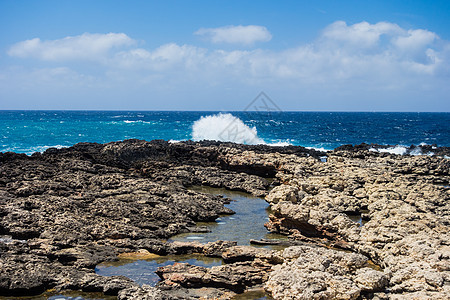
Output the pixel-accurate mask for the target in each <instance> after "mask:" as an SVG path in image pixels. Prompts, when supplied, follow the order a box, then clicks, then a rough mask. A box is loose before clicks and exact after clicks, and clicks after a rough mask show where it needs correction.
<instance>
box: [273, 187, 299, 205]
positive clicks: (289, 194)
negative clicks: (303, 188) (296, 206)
mask: <svg viewBox="0 0 450 300" xmlns="http://www.w3.org/2000/svg"><path fill="white" fill-rule="evenodd" d="M266 200H267V202H269V203H271V204H275V203H278V202H280V201H288V202H292V203H297V201H298V200H299V189H298V188H297V187H295V186H290V185H280V186H276V187H274V188H273V189H272V190H271V191H270V193H269V195H267V197H266Z"/></svg>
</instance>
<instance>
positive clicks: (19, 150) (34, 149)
mask: <svg viewBox="0 0 450 300" xmlns="http://www.w3.org/2000/svg"><path fill="white" fill-rule="evenodd" d="M67 147H69V146H64V145H52V146H47V145H44V146H32V147H29V148H21V147H5V148H3V149H0V152H16V153H25V154H27V155H31V154H33V153H35V152H40V153H43V152H44V151H45V150H47V149H49V148H57V149H61V148H67Z"/></svg>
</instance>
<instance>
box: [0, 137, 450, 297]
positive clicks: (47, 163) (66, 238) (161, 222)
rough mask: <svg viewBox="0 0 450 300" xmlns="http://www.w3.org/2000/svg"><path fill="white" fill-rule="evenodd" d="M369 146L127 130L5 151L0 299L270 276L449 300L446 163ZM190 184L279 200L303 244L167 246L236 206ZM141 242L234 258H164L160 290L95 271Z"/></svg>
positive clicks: (223, 283) (303, 293)
mask: <svg viewBox="0 0 450 300" xmlns="http://www.w3.org/2000/svg"><path fill="white" fill-rule="evenodd" d="M372 147H373V145H372V146H368V145H360V146H343V147H340V148H338V149H336V150H335V151H333V152H329V153H327V154H325V153H320V152H317V151H314V150H309V149H305V148H302V147H294V146H290V147H270V146H264V145H258V146H245V145H237V144H231V143H218V142H199V143H194V142H181V143H174V144H171V143H168V142H165V141H152V142H146V141H139V140H128V141H123V142H114V143H108V144H104V145H102V144H93V143H81V144H77V145H75V146H73V147H70V148H65V149H49V150H47V151H46V152H44V153H43V154H40V153H35V154H33V155H32V156H27V155H24V154H15V153H0V216H1V219H0V269H1V270H2V272H1V274H0V295H3V296H13V295H14V296H17V295H36V294H40V293H42V292H44V291H45V290H47V289H50V288H53V289H55V290H64V289H69V290H82V291H98V292H103V293H105V294H109V295H118V298H119V299H179V298H192V297H201V296H205V295H209V296H210V297H215V298H222V299H228V298H230V297H231V296H232V295H234V294H235V293H241V292H243V291H244V290H245V289H246V288H248V287H252V286H256V287H258V286H264V287H265V289H266V291H267V292H268V293H270V294H271V295H272V296H273V297H274V298H275V299H310V298H317V299H319V298H320V299H336V298H337V299H358V298H367V299H370V298H373V299H411V298H413V299H414V298H415V299H427V298H429V299H448V298H449V295H450V261H449V259H450V242H449V241H450V233H449V232H450V231H449V226H450V217H449V215H450V204H449V203H450V202H449V200H450V188H449V187H448V185H449V182H450V173H449V172H450V171H449V170H450V161H449V160H448V159H445V158H442V157H438V156H409V155H405V156H398V155H392V154H388V153H378V152H374V151H370V149H371V148H372ZM426 150H427V149H422V151H423V152H425V151H426ZM428 150H429V149H428ZM432 150H433V151H434V152H435V153H438V154H442V155H448V151H447V150H448V149H446V148H436V149H432ZM323 156H327V159H326V162H323V161H321V159H320V157H323ZM272 177H274V178H275V179H271V180H267V178H272ZM192 185H205V186H212V187H222V188H227V189H230V190H239V191H244V192H248V193H251V194H253V195H256V196H262V197H264V196H265V197H266V199H267V201H268V202H269V203H270V204H271V206H272V207H271V209H272V216H271V218H270V221H269V222H268V223H267V224H266V226H267V228H268V229H269V230H270V231H273V232H278V233H282V234H285V235H288V236H289V237H290V242H289V243H290V244H292V245H297V246H292V247H289V248H286V249H285V250H284V251H282V252H276V251H272V250H267V249H261V248H253V247H250V246H246V247H243V246H235V243H232V242H223V241H218V242H216V243H211V244H207V245H203V244H199V243H179V242H174V243H168V242H166V241H165V240H166V239H167V238H168V237H170V236H172V235H175V234H177V233H182V232H189V231H196V230H200V229H201V228H200V229H198V228H196V227H195V226H196V222H198V221H213V220H215V219H216V218H217V217H218V216H219V215H220V214H231V213H233V212H232V211H230V210H229V209H227V208H225V207H224V204H225V203H227V201H228V200H227V199H225V198H223V197H220V196H214V195H207V194H203V193H199V192H195V191H192V190H188V189H187V188H186V187H189V186H192ZM273 185H276V187H275V188H273V189H272V190H271V191H270V193H269V192H268V190H269V188H271V186H273ZM352 216H353V220H354V217H355V216H356V217H358V216H361V218H362V219H363V220H364V221H365V223H364V224H363V225H362V224H361V223H363V222H361V223H358V222H355V221H353V220H352V219H351V218H350V217H352ZM263 242H264V241H262V243H263ZM344 250H345V251H344ZM138 251H141V252H142V251H147V252H149V253H156V254H160V255H166V254H185V253H202V254H204V255H208V256H217V257H222V258H223V259H224V262H225V263H224V265H222V266H217V267H212V268H202V267H198V266H192V265H186V264H176V265H173V266H168V267H164V268H161V269H160V270H158V274H159V275H160V277H161V278H162V281H161V283H160V284H159V285H158V286H157V287H149V286H145V285H144V286H138V285H137V284H136V283H134V282H133V281H131V280H130V279H128V278H125V277H122V276H113V277H103V276H99V275H97V274H96V273H95V266H96V265H98V264H99V263H101V262H104V261H112V260H117V256H118V255H119V254H121V253H128V252H138Z"/></svg>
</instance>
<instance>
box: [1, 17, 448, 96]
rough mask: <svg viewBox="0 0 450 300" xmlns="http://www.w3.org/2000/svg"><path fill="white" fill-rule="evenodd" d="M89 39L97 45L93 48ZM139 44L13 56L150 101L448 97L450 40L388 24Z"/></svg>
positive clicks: (60, 76) (101, 43)
mask: <svg viewBox="0 0 450 300" xmlns="http://www.w3.org/2000/svg"><path fill="white" fill-rule="evenodd" d="M237 27H239V26H237ZM247 27H248V26H247ZM218 36H220V35H218ZM211 38H212V36H211ZM228 38H229V37H228ZM89 39H90V40H91V41H92V42H93V44H91V43H89V42H87V40H89ZM239 39H240V41H241V43H244V40H245V41H246V42H248V43H249V42H250V40H251V39H249V38H247V39H243V37H242V36H241V37H240V38H239ZM239 39H238V38H236V37H234V38H229V41H232V40H234V41H238V40H239ZM219 40H220V39H219ZM222 40H223V39H222ZM253 41H254V39H253ZM133 43H134V41H133V40H132V39H131V38H129V37H128V36H127V35H125V34H123V33H122V34H109V35H102V34H84V35H81V36H78V37H68V38H64V39H60V40H55V41H41V40H39V39H34V40H29V41H23V42H20V43H17V44H16V45H14V46H13V47H11V49H10V51H9V54H10V55H13V56H17V57H29V58H36V59H38V60H42V61H49V60H51V61H56V62H57V64H55V63H52V64H51V66H50V67H51V68H53V67H55V65H56V67H61V68H63V69H55V70H52V73H51V75H52V76H49V75H47V74H48V72H49V71H47V73H46V72H44V75H45V76H44V75H41V77H42V78H47V79H46V86H50V82H51V80H55V82H56V81H58V83H57V84H58V85H59V86H61V85H62V83H60V82H59V81H62V80H69V78H70V80H72V81H74V82H75V81H78V82H79V83H78V86H83V85H87V84H89V85H90V87H92V88H94V87H95V85H100V84H101V85H103V86H108V87H109V90H111V91H114V90H115V89H119V87H123V88H124V89H125V87H128V86H132V87H133V88H132V89H135V88H136V89H138V88H142V89H145V90H146V91H147V90H148V93H149V94H152V93H153V91H155V90H158V91H159V92H160V94H163V93H165V92H166V91H184V90H195V89H196V90H195V93H202V92H203V91H204V90H208V89H213V90H214V89H215V90H216V91H217V93H218V94H220V93H221V91H222V90H224V89H230V90H236V91H237V90H238V89H239V87H240V89H241V90H249V89H250V90H253V89H257V90H261V89H264V90H271V89H280V90H283V91H286V93H291V94H295V93H299V94H301V93H306V92H307V93H309V94H311V95H312V96H311V97H312V98H313V97H318V95H325V94H327V95H328V97H330V98H332V99H334V96H335V95H339V94H345V95H346V96H347V97H348V98H349V99H352V98H358V99H361V98H365V97H368V95H369V96H371V97H374V98H376V97H379V98H381V96H379V95H380V94H382V93H386V94H390V95H394V94H395V93H398V95H404V94H408V95H413V96H415V97H418V96H416V95H419V94H420V93H419V92H422V96H423V97H427V98H428V96H429V95H434V94H445V92H447V91H448V92H450V89H449V87H448V81H449V80H450V72H449V70H450V68H449V66H450V43H449V41H446V40H442V39H440V38H439V37H438V35H437V34H436V33H434V32H430V31H427V30H424V29H413V30H411V29H409V30H408V29H405V28H402V27H400V26H398V25H397V24H394V23H388V22H381V23H376V24H370V23H367V22H361V23H357V24H353V25H348V24H346V23H345V22H342V21H338V22H335V23H333V24H330V25H329V26H327V27H326V28H325V29H324V30H323V31H322V32H321V34H320V35H319V36H318V37H317V39H316V40H314V41H312V42H311V43H309V44H304V45H301V46H298V47H293V48H286V49H282V50H268V49H261V48H259V49H251V50H250V49H247V50H223V49H217V50H211V49H207V48H202V47H197V46H195V45H179V44H176V43H168V44H164V45H160V46H159V47H157V48H153V49H144V48H139V47H136V46H133ZM86 59H89V60H90V62H93V63H96V64H97V65H96V68H95V74H93V71H92V68H88V69H83V67H82V66H79V65H77V68H76V75H74V74H71V73H70V72H69V69H68V68H69V67H70V66H71V65H70V63H71V62H73V61H74V60H86ZM27 63H29V62H27ZM58 64H59V65H58ZM81 65H82V64H81ZM31 71H33V70H31ZM23 73H26V72H23ZM31 73H32V74H38V73H37V72H34V71H33V72H30V74H31ZM68 74H69V75H70V76H69V75H68ZM1 78H2V74H1V72H0V83H1V81H2V80H3V82H6V80H7V79H8V78H13V76H11V74H7V75H5V76H4V77H3V78H6V79H1ZM17 78H19V77H17ZM23 78H26V79H24V81H25V80H27V81H32V80H35V81H34V82H35V85H36V86H39V84H38V82H39V79H38V78H39V76H38V77H35V76H33V77H23ZM33 78H36V79H33ZM57 84H56V83H55V85H57ZM71 84H75V83H71ZM4 86H5V87H8V86H13V84H4ZM0 87H1V86H0ZM0 90H1V89H0ZM127 92H128V90H127ZM0 95H1V94H0ZM377 95H378V96H377ZM383 95H385V94H383ZM355 101H356V100H355Z"/></svg>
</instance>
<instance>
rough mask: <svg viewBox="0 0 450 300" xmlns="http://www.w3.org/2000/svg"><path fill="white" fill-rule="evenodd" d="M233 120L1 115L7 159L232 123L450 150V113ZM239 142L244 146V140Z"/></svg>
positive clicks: (217, 129)
mask: <svg viewBox="0 0 450 300" xmlns="http://www.w3.org/2000/svg"><path fill="white" fill-rule="evenodd" d="M229 114H231V115H229ZM229 114H220V113H219V112H191V111H142V112H138V111H0V152H7V151H13V152H20V153H27V154H31V153H33V152H36V151H44V150H45V149H47V148H49V147H68V146H71V145H74V144H76V143H78V142H98V143H106V142H111V141H119V140H124V139H130V138H137V139H145V140H152V139H164V140H188V139H192V138H193V137H195V138H197V139H202V138H210V139H221V138H224V135H223V132H224V130H225V129H226V128H228V129H227V130H229V129H230V126H229V123H233V124H234V125H237V127H236V126H234V125H233V126H231V127H233V130H234V129H236V130H237V131H239V130H241V129H244V131H245V130H247V131H248V132H247V133H248V134H249V135H252V134H254V135H255V137H257V138H256V141H257V142H264V143H268V144H274V143H278V144H279V143H281V144H292V145H300V146H305V147H315V148H324V149H333V148H335V147H338V146H340V145H343V144H360V143H363V142H365V143H377V144H390V145H405V146H409V145H411V144H415V145H418V144H421V143H426V144H437V145H438V146H450V126H449V124H450V113H423V112H421V113H384V112H270V113H269V112H268V113H264V112H230V113H229ZM206 116H211V117H210V118H209V119H203V122H200V123H198V126H194V124H195V122H196V121H199V120H200V119H201V118H202V117H206ZM227 126H228V127H227ZM234 127H236V128H234ZM243 127H245V128H243ZM237 131H236V132H237ZM239 132H242V131H239ZM227 137H228V139H231V140H233V136H232V135H231V138H230V134H228V135H227ZM225 139H227V138H225ZM248 140H249V139H246V140H243V142H244V143H245V142H246V141H248ZM239 141H241V142H242V140H236V142H239ZM251 141H252V140H251V139H250V142H251ZM253 141H255V139H253Z"/></svg>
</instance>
